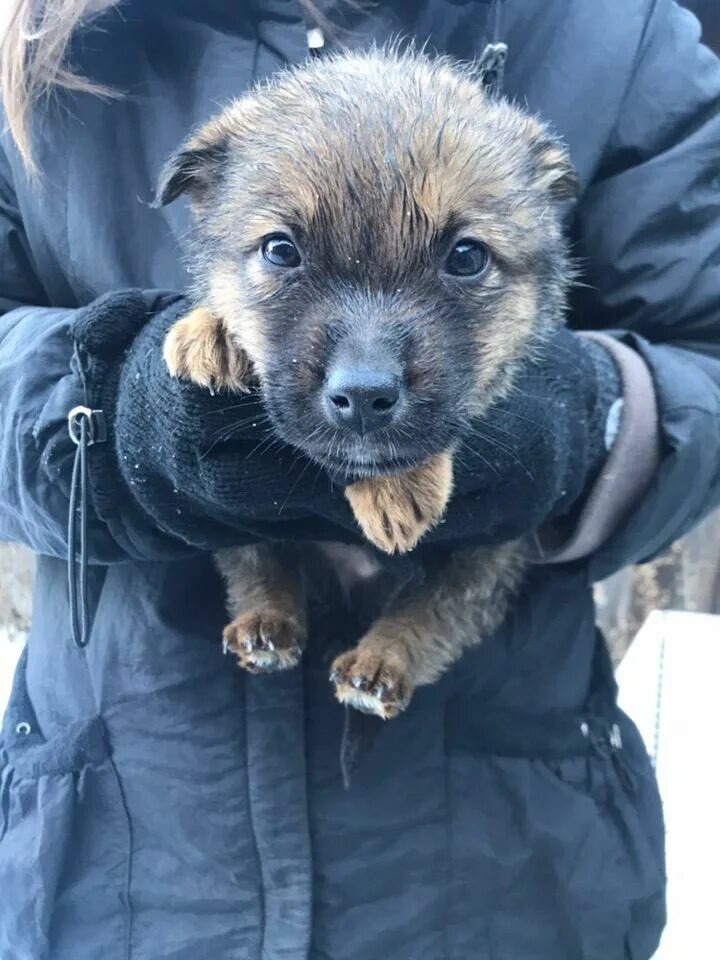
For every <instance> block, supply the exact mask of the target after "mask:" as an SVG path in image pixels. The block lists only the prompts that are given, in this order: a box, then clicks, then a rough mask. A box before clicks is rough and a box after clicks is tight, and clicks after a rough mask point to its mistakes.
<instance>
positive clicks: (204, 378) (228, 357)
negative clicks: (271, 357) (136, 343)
mask: <svg viewBox="0 0 720 960" xmlns="http://www.w3.org/2000/svg"><path fill="white" fill-rule="evenodd" d="M163 356H164V358H165V363H166V364H167V368H168V370H169V371H170V373H171V374H172V375H173V376H174V377H178V378H179V379H182V380H192V381H193V383H197V384H198V385H199V386H201V387H207V388H208V389H209V390H216V389H222V388H224V389H227V390H237V391H241V392H246V391H247V390H249V388H250V386H249V381H250V378H251V366H250V361H249V360H248V358H247V355H246V354H245V352H244V351H243V350H241V349H240V348H239V347H237V346H236V345H235V344H234V343H233V342H232V341H231V339H230V337H229V336H228V333H227V330H226V329H225V325H224V324H223V322H222V321H221V320H219V319H218V318H217V317H216V316H215V315H214V314H213V313H211V311H210V310H208V309H207V307H197V308H196V309H195V310H192V311H191V312H190V313H188V314H187V316H185V317H183V318H182V320H178V322H177V323H176V324H174V325H173V326H172V327H171V328H170V330H169V331H168V333H167V335H166V337H165V343H164V345H163Z"/></svg>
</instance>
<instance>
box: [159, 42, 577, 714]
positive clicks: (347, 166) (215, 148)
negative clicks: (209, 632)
mask: <svg viewBox="0 0 720 960" xmlns="http://www.w3.org/2000/svg"><path fill="white" fill-rule="evenodd" d="M574 190H575V177H574V173H573V170H572V168H571V165H570V163H569V160H568V157H567V155H566V153H565V151H564V149H563V147H562V146H561V144H560V143H559V142H558V141H557V140H556V139H555V138H554V137H553V136H552V135H551V134H550V133H549V131H548V130H547V129H546V128H545V127H544V126H543V125H542V124H541V123H540V122H538V121H537V120H536V119H535V118H533V117H531V116H529V115H527V114H525V113H523V112H521V111H520V110H519V109H517V108H516V107H514V106H511V105H510V104H509V103H507V102H505V101H502V100H500V99H497V98H491V97H489V96H488V95H487V94H486V93H485V92H484V91H483V88H482V84H481V82H480V78H479V77H478V76H477V75H476V74H474V73H473V70H472V68H470V67H463V66H460V65H458V64H456V63H453V62H451V61H449V60H447V59H431V58H428V57H426V56H424V55H419V54H417V53H415V52H412V51H408V52H399V51H397V50H387V51H377V50H374V51H371V52H366V53H349V54H343V55H338V56H336V57H334V58H329V59H323V60H319V61H313V62H309V63H307V64H305V65H303V66H300V67H296V68H292V69H288V70H286V71H284V72H282V73H280V74H279V75H277V76H275V77H274V78H273V79H271V80H270V81H269V82H267V83H264V84H262V85H260V86H258V87H256V88H255V89H253V90H252V91H251V92H249V93H247V94H246V95H244V96H243V97H241V98H240V99H239V100H237V101H235V102H234V103H232V104H231V105H230V106H229V107H228V108H227V109H226V110H225V111H224V112H222V113H221V114H220V115H219V116H218V117H216V118H215V119H213V120H211V121H210V122H209V123H207V124H206V125H205V126H204V127H202V128H201V129H200V130H199V131H198V132H197V133H195V134H194V135H193V136H192V137H191V138H190V139H189V140H188V142H187V143H186V144H185V146H184V147H183V148H182V149H181V150H180V152H178V153H177V154H176V155H175V156H174V157H172V158H171V159H170V161H169V162H168V164H167V167H166V169H165V171H164V173H163V176H162V179H161V183H160V186H159V191H158V202H159V203H160V204H166V203H169V202H171V201H172V200H174V199H175V198H176V197H178V196H179V195H180V194H182V193H185V194H187V195H188V197H189V199H190V203H191V207H192V211H193V215H194V224H195V232H194V238H193V241H192V244H191V269H192V272H193V275H194V279H195V290H194V295H195V299H196V302H197V303H198V304H199V306H198V307H197V309H195V310H193V311H192V312H191V313H190V314H188V315H187V316H186V317H184V318H183V319H182V320H180V321H179V322H178V323H177V324H176V325H175V326H174V327H173V328H172V329H171V330H170V332H169V334H168V337H167V340H166V343H165V358H166V361H167V364H168V366H169V369H170V371H171V372H172V373H173V374H174V375H175V376H178V377H183V378H189V379H191V380H194V381H195V382H196V383H198V384H203V385H205V386H206V387H209V388H212V389H228V390H234V391H242V390H247V389H248V388H249V387H250V386H251V385H253V384H256V385H257V386H258V387H259V390H260V392H261V396H262V399H263V403H264V406H265V408H266V410H267V414H268V416H269V418H270V420H271V422H272V425H273V428H274V430H275V432H276V433H277V435H278V436H279V437H280V438H282V440H284V441H285V442H287V443H288V444H290V445H292V446H293V447H295V448H297V449H298V450H299V451H301V452H302V453H303V454H304V455H306V456H307V457H308V458H310V459H312V460H314V461H316V462H317V463H319V464H322V465H323V466H324V467H326V468H327V469H328V470H329V471H332V472H334V473H335V474H337V473H340V472H342V473H344V474H345V475H346V476H347V477H348V478H349V479H352V480H354V481H355V482H353V483H351V484H350V485H349V486H348V487H347V491H346V495H347V499H348V501H349V503H350V506H351V507H352V510H353V512H354V515H355V517H356V519H357V522H358V524H359V526H360V528H361V530H362V531H363V532H364V534H365V537H366V538H367V540H368V541H370V543H372V544H374V545H375V547H377V548H379V549H380V550H383V551H386V552H399V553H402V552H405V551H408V550H411V549H412V548H413V547H414V546H415V545H416V544H417V543H418V541H419V540H420V538H421V537H422V536H423V535H424V534H425V533H426V532H427V531H428V530H429V529H431V528H432V527H433V526H434V525H435V524H437V523H438V521H439V520H440V519H441V517H442V515H443V512H444V510H445V508H446V505H447V502H448V499H449V497H450V494H451V489H452V470H453V467H452V461H453V450H454V449H455V448H456V446H457V444H458V443H459V442H460V441H461V440H462V438H463V436H464V435H465V434H466V433H467V431H468V430H469V428H470V425H471V423H472V421H473V420H474V419H475V418H477V417H480V416H481V415H483V414H484V413H485V412H486V411H487V409H488V408H489V406H490V405H491V404H492V402H493V401H495V400H497V399H498V397H500V396H501V395H502V394H503V393H505V392H507V391H508V390H509V389H510V388H511V387H512V383H513V377H514V374H515V371H516V369H517V367H518V364H519V362H520V360H521V359H522V358H523V357H525V356H526V355H527V354H528V352H529V351H530V350H531V349H532V348H533V345H534V344H536V343H537V341H538V339H539V338H542V337H543V335H545V334H547V332H548V331H549V330H551V329H552V328H553V326H554V325H557V324H559V323H561V322H562V318H563V312H564V308H565V297H566V288H567V284H568V278H569V275H570V274H569V267H568V258H567V251H566V246H565V243H564V240H563V234H562V228H561V203H562V201H564V200H566V199H568V198H570V197H572V196H573V194H574ZM218 561H219V565H220V568H221V570H222V572H223V574H224V576H225V579H226V581H227V586H228V597H229V607H230V611H231V614H232V616H233V617H234V619H233V620H232V622H231V623H230V625H229V626H228V627H227V628H226V630H225V634H224V642H225V646H226V648H227V649H228V650H231V651H232V652H233V653H235V654H236V655H237V657H238V660H239V662H240V664H241V665H242V666H243V667H245V668H246V669H248V670H254V671H258V670H275V669H283V668H287V667H292V666H294V665H295V664H296V663H297V662H298V660H299V658H300V656H301V651H302V648H303V646H304V643H305V633H306V625H305V604H304V599H303V593H302V586H301V582H300V578H299V575H298V571H297V569H291V568H290V566H289V565H288V564H287V562H286V561H284V560H283V559H282V555H281V553H280V552H279V551H278V550H277V549H276V548H275V547H273V546H270V545H259V546H253V547H244V548H241V549H234V550H226V551H223V552H222V553H221V554H219V555H218ZM523 568H524V560H523V547H522V544H521V543H510V544H505V545H502V546H499V547H497V548H493V549H487V548H485V549H470V550H469V549H465V550H462V551H457V552H455V553H452V554H450V555H448V557H447V558H446V561H445V563H444V564H441V565H438V566H437V567H436V568H435V569H434V570H433V571H432V572H431V573H430V575H429V579H428V580H426V582H425V584H424V585H423V587H422V588H421V589H407V590H405V591H404V592H401V593H400V594H399V595H398V596H395V597H394V598H393V599H392V600H391V601H390V602H389V603H388V605H387V607H386V609H385V610H384V613H383V615H382V616H381V617H380V618H379V619H378V620H377V621H376V622H375V624H374V626H373V627H372V628H371V629H370V631H369V632H368V633H367V634H366V636H364V637H363V638H362V639H361V641H360V642H359V644H358V645H357V647H355V648H354V649H353V650H350V651H348V652H346V653H344V654H342V655H341V656H340V657H339V658H338V659H337V660H336V661H335V663H334V664H333V667H332V672H331V680H332V682H333V683H334V685H335V690H336V694H337V697H338V699H339V700H340V701H341V702H343V703H347V704H350V705H352V706H354V707H356V708H358V709H360V710H363V711H366V712H371V713H376V714H378V715H379V716H381V717H384V718H390V717H393V716H395V715H396V714H398V713H399V712H400V711H401V710H403V709H404V708H405V707H406V706H407V704H408V702H409V700H410V698H411V696H412V693H413V690H414V689H415V687H417V686H418V685H420V684H427V683H432V682H433V681H435V680H436V679H437V678H438V677H439V676H440V675H441V674H442V673H443V672H444V671H445V670H446V669H447V667H448V666H449V665H450V664H451V663H453V661H455V660H457V658H458V657H459V656H460V655H461V653H462V651H463V649H464V648H466V647H468V646H469V645H473V644H477V643H479V642H480V641H481V640H482V639H483V638H484V637H486V636H487V635H488V634H490V633H491V632H492V631H493V630H494V629H495V628H496V627H497V626H498V625H499V624H500V622H501V621H502V620H503V618H504V617H505V614H506V612H507V608H508V604H509V602H510V600H511V598H512V595H513V593H514V591H515V590H516V589H517V587H518V584H519V582H520V579H521V577H522V573H523Z"/></svg>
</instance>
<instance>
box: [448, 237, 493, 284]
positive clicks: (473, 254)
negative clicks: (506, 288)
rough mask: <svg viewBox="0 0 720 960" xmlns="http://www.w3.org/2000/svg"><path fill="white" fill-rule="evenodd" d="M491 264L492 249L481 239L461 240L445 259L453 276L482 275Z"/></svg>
mask: <svg viewBox="0 0 720 960" xmlns="http://www.w3.org/2000/svg"><path fill="white" fill-rule="evenodd" d="M489 266H490V251H489V250H488V248H487V247H486V246H485V244H484V243H481V241H480V240H460V241H459V242H458V243H456V244H455V246H454V247H453V248H452V250H451V251H450V253H449V254H448V258H447V260H446V261H445V272H446V273H449V274H450V275H451V276H453V277H481V276H482V275H483V274H484V273H485V271H486V270H487V268H488V267H489Z"/></svg>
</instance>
